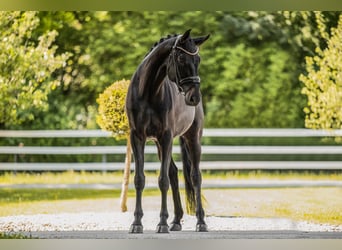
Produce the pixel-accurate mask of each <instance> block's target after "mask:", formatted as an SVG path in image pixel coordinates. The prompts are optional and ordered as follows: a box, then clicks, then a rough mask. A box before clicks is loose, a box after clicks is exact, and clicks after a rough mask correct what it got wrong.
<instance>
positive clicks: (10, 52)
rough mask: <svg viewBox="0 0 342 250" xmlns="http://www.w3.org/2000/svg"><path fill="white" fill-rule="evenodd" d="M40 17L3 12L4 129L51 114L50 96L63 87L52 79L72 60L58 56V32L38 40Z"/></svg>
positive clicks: (0, 111) (0, 95) (0, 78)
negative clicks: (41, 113) (45, 112)
mask: <svg viewBox="0 0 342 250" xmlns="http://www.w3.org/2000/svg"><path fill="white" fill-rule="evenodd" d="M36 14H37V13H36V12H32V11H29V12H24V13H20V12H5V11H1V12H0V51H1V53H0V100H1V101H0V125H2V126H4V127H12V126H15V125H21V124H23V123H25V122H29V121H33V120H34V119H35V118H37V117H36V116H35V112H36V111H46V110H47V108H48V94H49V93H50V92H51V91H52V90H53V89H56V88H57V86H58V84H59V79H58V78H52V77H50V75H51V73H52V72H54V71H55V70H57V69H59V68H61V67H62V66H63V65H64V63H65V61H66V60H67V57H68V56H67V53H63V54H60V55H56V46H54V45H53V42H54V41H55V38H56V36H57V32H56V31H45V32H42V33H41V34H40V35H39V36H38V37H37V39H34V37H33V32H34V30H35V28H36V27H37V26H38V24H39V19H38V17H37V15H36Z"/></svg>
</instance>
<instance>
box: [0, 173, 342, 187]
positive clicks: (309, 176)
mask: <svg viewBox="0 0 342 250" xmlns="http://www.w3.org/2000/svg"><path fill="white" fill-rule="evenodd" d="M202 174H203V178H204V179H208V180H210V179H234V180H235V179H236V180H239V179H244V180H246V179H271V180H274V179H278V180H289V179H300V180H340V181H342V172H340V171H337V172H324V171H318V172H317V171H316V172H309V171H303V172H295V171H286V172H284V171H282V172H280V171H273V172H272V171H203V173H202ZM145 175H146V177H147V178H148V179H151V180H155V181H157V178H158V172H146V173H145ZM180 175H181V174H180ZM180 180H181V181H182V180H183V178H182V177H180ZM121 181H122V172H120V171H118V172H85V171H81V172H76V171H66V172H56V173H55V172H42V173H35V174H32V173H20V172H19V173H15V174H14V173H11V172H4V173H2V174H0V183H1V184H9V185H10V184H91V183H102V184H106V183H108V184H113V183H121ZM132 181H133V174H131V176H130V182H132Z"/></svg>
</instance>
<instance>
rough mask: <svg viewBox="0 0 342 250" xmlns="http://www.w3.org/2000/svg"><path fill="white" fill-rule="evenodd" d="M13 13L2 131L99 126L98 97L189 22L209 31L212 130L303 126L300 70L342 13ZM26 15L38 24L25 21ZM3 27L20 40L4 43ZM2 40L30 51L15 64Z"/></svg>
mask: <svg viewBox="0 0 342 250" xmlns="http://www.w3.org/2000/svg"><path fill="white" fill-rule="evenodd" d="M14 13H15V12H3V13H1V17H2V19H3V21H1V25H0V30H1V33H0V34H1V35H0V36H1V37H2V40H1V41H0V44H1V45H0V46H2V47H1V50H0V51H1V53H0V58H1V66H0V67H1V71H2V76H1V77H3V76H5V77H9V76H15V77H16V80H15V81H12V82H11V84H10V85H9V84H5V85H4V84H0V88H1V91H0V95H2V96H1V98H0V107H2V108H1V110H0V117H1V119H0V128H1V129H94V128H98V126H97V124H96V116H97V110H98V109H97V103H96V99H97V98H98V96H99V94H100V93H102V92H103V91H104V89H105V88H107V87H108V86H110V85H111V84H112V83H113V82H114V81H116V80H118V79H130V78H131V76H132V74H133V73H134V71H135V69H136V67H137V66H138V65H139V63H140V62H141V60H142V59H143V57H144V55H145V54H146V53H147V52H148V51H149V49H150V47H152V46H153V44H154V43H155V42H157V41H158V40H159V39H160V38H161V37H164V36H166V35H168V34H174V33H182V32H184V31H185V30H187V29H188V28H192V34H193V35H194V36H200V35H205V34H208V33H210V34H211V38H210V41H209V42H208V43H206V44H205V45H203V47H201V51H200V54H201V58H202V60H201V66H200V75H201V79H202V82H201V90H202V95H203V102H204V108H205V114H206V127H304V125H305V124H304V120H305V113H304V112H303V109H304V108H305V107H307V97H306V96H305V95H303V94H302V93H301V90H302V88H303V83H302V82H301V81H300V80H299V75H300V74H304V75H306V70H307V69H306V61H305V58H306V57H308V56H309V57H312V56H315V55H316V54H317V52H316V48H317V47H319V48H321V49H322V51H323V50H324V48H326V47H327V46H328V40H329V39H327V37H326V36H325V35H324V34H327V36H328V37H331V28H333V27H337V22H338V19H339V16H340V12H312V11H301V12H299V11H283V12H255V11H248V12H247V11H246V12H223V11H217V12H211V11H191V12H179V11H177V12H175V11H167V12H166V11H154V12H148V11H141V12H131V11H123V12H122V11H115V12H107V11H104V12H89V11H88V12H86V11H84V12H78V11H73V12H69V11H63V12H60V11H54V12H44V11H43V12H38V13H36V12H18V13H16V16H14ZM6 15H7V16H6ZM10 16H11V18H12V19H11V18H10ZM28 16H30V18H31V19H30V20H31V21H30V22H29V21H27V22H23V20H24V18H28ZM11 20H12V21H11ZM9 23H17V24H21V25H22V27H24V28H20V27H21V26H20V25H12V26H11V25H9ZM322 24H324V25H322ZM25 25H26V26H25ZM9 28H11V29H14V30H11V31H7V30H8V29H9ZM323 31H324V32H323ZM6 32H7V33H8V34H11V37H12V38H13V39H14V40H17V41H18V42H16V43H11V44H8V43H5V42H4V39H3V34H6ZM21 32H23V33H21ZM21 34H24V35H21ZM43 45H44V47H42V46H43ZM4 46H7V47H8V46H11V49H12V50H13V51H19V50H20V49H22V50H24V53H23V56H22V57H21V58H22V59H21V60H19V61H18V60H14V61H11V63H10V64H8V63H7V61H5V60H8V59H9V58H10V56H9V54H8V53H9V52H8V51H10V50H8V49H6V48H7V47H6V48H5V47H4ZM24 48H26V49H24ZM30 49H31V50H32V51H35V53H34V54H32V55H31V56H30V54H28V53H27V52H28V51H29V50H30ZM44 52H45V53H48V54H49V60H48V62H45V61H44ZM15 53H19V52H15ZM14 66H15V67H14ZM25 69H26V70H25ZM28 69H29V70H28ZM17 72H19V73H20V72H24V73H23V74H22V76H21V73H20V74H19V73H17ZM41 72H45V73H44V77H43V78H42V75H43V74H40V73H41ZM14 73H15V74H14ZM1 79H2V78H1ZM1 81H4V80H1ZM30 86H33V88H32V89H30V88H29V87H30ZM13 93H15V95H13ZM5 107H6V109H5Z"/></svg>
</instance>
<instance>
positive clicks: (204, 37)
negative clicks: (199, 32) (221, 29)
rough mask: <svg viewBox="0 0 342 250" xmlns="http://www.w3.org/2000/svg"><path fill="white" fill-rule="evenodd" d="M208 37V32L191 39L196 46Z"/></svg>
mask: <svg viewBox="0 0 342 250" xmlns="http://www.w3.org/2000/svg"><path fill="white" fill-rule="evenodd" d="M209 37H210V34H208V35H207V36H201V37H197V38H193V39H192V40H193V41H194V43H195V44H196V45H197V46H200V45H201V44H202V43H204V42H205V41H206V40H208V38H209Z"/></svg>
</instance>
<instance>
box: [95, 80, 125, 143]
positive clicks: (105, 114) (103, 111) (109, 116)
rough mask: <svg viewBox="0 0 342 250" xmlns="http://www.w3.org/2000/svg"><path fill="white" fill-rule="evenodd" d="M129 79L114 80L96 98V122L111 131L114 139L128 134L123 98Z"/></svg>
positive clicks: (122, 137)
mask: <svg viewBox="0 0 342 250" xmlns="http://www.w3.org/2000/svg"><path fill="white" fill-rule="evenodd" d="M129 83H130V81H129V80H124V79H123V80H121V81H116V82H114V83H113V84H112V85H110V86H109V87H108V88H106V89H105V90H104V91H103V93H102V94H100V95H99V97H98V98H97V100H96V101H97V103H98V104H99V107H98V115H97V117H96V122H97V124H98V125H99V126H100V127H101V129H103V130H106V131H109V132H112V133H113V136H114V137H115V138H116V139H124V138H127V136H128V135H129V125H128V119H127V115H126V111H125V99H126V94H127V89H128V85H129Z"/></svg>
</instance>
